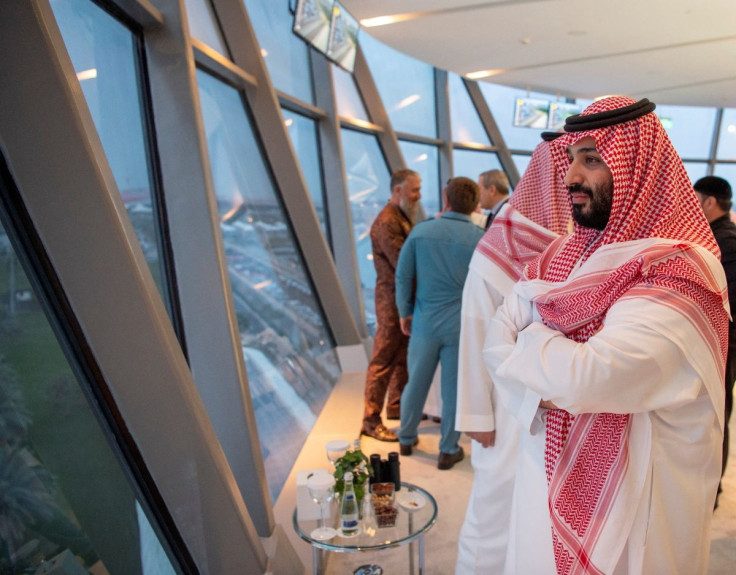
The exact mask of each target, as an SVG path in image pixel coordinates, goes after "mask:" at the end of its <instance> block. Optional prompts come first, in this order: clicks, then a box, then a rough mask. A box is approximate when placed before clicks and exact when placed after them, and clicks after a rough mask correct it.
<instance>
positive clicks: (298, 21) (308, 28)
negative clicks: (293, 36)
mask: <svg viewBox="0 0 736 575" xmlns="http://www.w3.org/2000/svg"><path fill="white" fill-rule="evenodd" d="M334 4H335V0H299V1H298V2H297V5H296V13H295V14H294V32H296V33H297V34H298V35H299V36H301V37H302V38H304V39H305V40H306V41H307V42H309V43H310V44H311V45H312V46H314V47H315V48H317V50H319V51H320V52H322V53H323V54H327V46H328V44H329V41H330V24H331V22H332V7H333V5H334Z"/></svg>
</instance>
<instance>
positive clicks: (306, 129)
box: [281, 109, 329, 238]
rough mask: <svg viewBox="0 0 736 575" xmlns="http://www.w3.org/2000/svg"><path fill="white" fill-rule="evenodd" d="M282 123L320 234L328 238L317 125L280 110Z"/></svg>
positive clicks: (298, 115) (307, 119) (287, 111)
mask: <svg viewBox="0 0 736 575" xmlns="http://www.w3.org/2000/svg"><path fill="white" fill-rule="evenodd" d="M281 111H282V113H283V114H284V122H285V124H286V128H287V130H288V132H289V136H291V143H292V144H293V145H294V149H295V150H296V155H297V156H298V158H299V163H300V164H301V167H302V173H303V174H304V179H305V180H306V181H307V187H308V188H309V194H310V196H311V198H312V204H314V209H315V210H316V212H317V217H318V218H319V223H320V225H321V226H322V233H323V234H325V237H326V238H329V235H328V233H327V223H326V220H325V202H324V186H323V183H322V169H321V168H320V161H319V140H318V138H317V123H316V122H315V121H314V120H311V119H309V118H306V117H304V116H302V115H300V114H295V113H294V112H291V111H290V110H285V109H282V110H281Z"/></svg>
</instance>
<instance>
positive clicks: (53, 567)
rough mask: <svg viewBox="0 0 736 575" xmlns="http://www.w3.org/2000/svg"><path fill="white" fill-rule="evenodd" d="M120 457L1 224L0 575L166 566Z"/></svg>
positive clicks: (135, 570)
mask: <svg viewBox="0 0 736 575" xmlns="http://www.w3.org/2000/svg"><path fill="white" fill-rule="evenodd" d="M84 385H86V383H84ZM122 465H123V464H122V463H121V461H119V460H118V458H117V456H116V455H115V453H113V451H112V449H111V448H110V445H109V443H108V440H107V436H106V433H104V432H103V430H102V429H101V428H100V424H99V422H98V419H97V417H96V416H95V414H94V413H93V412H92V410H91V409H90V406H89V404H88V403H87V400H86V397H85V394H84V393H83V392H82V388H81V387H80V382H79V381H77V379H76V377H75V375H74V372H73V371H72V369H71V367H70V365H69V364H68V363H67V360H66V359H65V356H64V353H63V352H62V349H61V347H60V345H59V343H58V341H57V340H56V337H55V335H54V333H53V332H52V330H51V327H50V325H49V323H48V321H47V319H46V316H45V315H44V312H43V311H42V309H41V304H40V302H39V300H38V298H37V296H36V293H35V292H34V290H33V287H32V286H31V284H30V282H29V280H28V277H27V276H26V274H25V273H24V271H23V269H22V268H21V264H20V261H19V260H18V258H17V257H16V255H15V252H14V250H13V247H12V246H11V244H10V241H9V239H8V236H7V235H6V233H5V230H4V228H3V227H2V225H1V224H0V573H4V574H6V573H7V574H13V573H17V574H21V573H33V574H40V573H59V574H61V573H111V574H115V573H143V572H144V567H143V566H144V565H148V564H151V563H154V564H155V565H156V566H157V568H156V570H154V571H151V573H155V574H157V575H158V574H168V573H171V574H173V573H174V569H173V568H172V566H171V564H170V563H169V561H168V559H167V558H166V554H165V552H164V551H163V549H162V548H161V544H160V543H159V540H158V538H157V537H156V535H155V534H154V532H153V531H152V529H151V527H150V525H149V523H148V520H147V519H146V517H145V515H144V514H143V512H142V509H141V508H140V506H139V505H138V502H137V501H136V497H135V494H134V493H133V490H132V489H131V486H130V485H129V483H128V480H127V476H126V473H124V472H123V469H122ZM148 572H149V571H146V573H148Z"/></svg>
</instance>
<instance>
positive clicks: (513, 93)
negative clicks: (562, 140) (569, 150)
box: [478, 82, 557, 152]
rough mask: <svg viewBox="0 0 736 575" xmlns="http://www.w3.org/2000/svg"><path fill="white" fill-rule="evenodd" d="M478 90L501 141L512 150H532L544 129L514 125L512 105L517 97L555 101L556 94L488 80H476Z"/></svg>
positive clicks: (514, 104) (513, 105)
mask: <svg viewBox="0 0 736 575" xmlns="http://www.w3.org/2000/svg"><path fill="white" fill-rule="evenodd" d="M478 85H479V86H480V90H481V92H482V93H483V96H484V97H485V99H486V102H487V103H488V107H489V108H490V109H491V114H493V118H494V119H495V120H496V124H498V129H499V130H500V131H501V136H503V141H504V142H505V143H506V145H507V146H508V147H509V148H511V149H512V150H528V151H530V152H531V151H533V150H534V148H536V147H537V144H538V143H539V140H540V134H541V133H542V132H543V131H544V130H541V129H536V128H525V127H522V126H514V107H515V106H516V99H517V98H538V99H540V100H549V101H550V102H555V101H557V96H554V95H552V94H545V93H542V92H527V91H526V90H521V89H519V88H509V87H508V86H501V85H500V84H491V83H490V82H478Z"/></svg>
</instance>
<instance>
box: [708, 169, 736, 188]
mask: <svg viewBox="0 0 736 575" xmlns="http://www.w3.org/2000/svg"><path fill="white" fill-rule="evenodd" d="M713 175H714V176H720V177H721V178H723V179H724V180H728V183H729V184H731V189H734V188H736V164H716V165H715V168H714V169H713Z"/></svg>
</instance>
